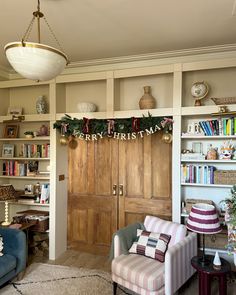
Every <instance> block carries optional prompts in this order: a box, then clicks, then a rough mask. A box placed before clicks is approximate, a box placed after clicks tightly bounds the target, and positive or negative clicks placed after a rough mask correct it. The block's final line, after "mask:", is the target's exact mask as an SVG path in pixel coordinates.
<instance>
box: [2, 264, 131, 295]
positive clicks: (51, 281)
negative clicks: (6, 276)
mask: <svg viewBox="0 0 236 295" xmlns="http://www.w3.org/2000/svg"><path fill="white" fill-rule="evenodd" d="M0 294H1V295H16V294H21V295H67V294H68V295H96V294H97V295H111V294H113V288H112V280H111V275H110V274H109V273H107V272H104V271H100V270H91V269H84V268H75V267H67V266H60V265H51V264H43V263H34V264H32V265H30V266H29V267H28V268H27V271H26V274H25V276H24V278H23V279H22V280H21V281H14V282H11V283H10V284H9V285H7V286H6V287H4V288H2V289H0ZM126 294H128V295H131V294H133V293H132V292H130V291H127V290H122V289H120V288H119V287H118V288H117V295H126Z"/></svg>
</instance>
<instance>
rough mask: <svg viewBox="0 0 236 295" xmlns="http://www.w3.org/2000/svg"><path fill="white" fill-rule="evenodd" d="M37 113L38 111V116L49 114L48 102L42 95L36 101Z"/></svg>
mask: <svg viewBox="0 0 236 295" xmlns="http://www.w3.org/2000/svg"><path fill="white" fill-rule="evenodd" d="M36 111H37V114H46V113H47V102H46V100H45V97H44V96H43V95H40V96H39V97H38V99H37V101H36Z"/></svg>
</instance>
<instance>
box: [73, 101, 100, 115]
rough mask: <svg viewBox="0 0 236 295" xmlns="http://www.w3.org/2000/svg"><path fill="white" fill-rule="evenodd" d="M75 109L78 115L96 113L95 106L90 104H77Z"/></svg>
mask: <svg viewBox="0 0 236 295" xmlns="http://www.w3.org/2000/svg"><path fill="white" fill-rule="evenodd" d="M77 109H78V112H79V113H90V112H95V111H96V105H95V104H94V103H91V102H79V103H78V104H77Z"/></svg>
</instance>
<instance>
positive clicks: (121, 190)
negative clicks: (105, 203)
mask: <svg viewBox="0 0 236 295" xmlns="http://www.w3.org/2000/svg"><path fill="white" fill-rule="evenodd" d="M123 194H124V188H123V184H120V185H119V196H123Z"/></svg>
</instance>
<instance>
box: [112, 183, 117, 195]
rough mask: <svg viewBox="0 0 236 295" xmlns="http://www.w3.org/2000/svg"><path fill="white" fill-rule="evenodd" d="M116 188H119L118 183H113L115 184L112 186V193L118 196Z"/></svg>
mask: <svg viewBox="0 0 236 295" xmlns="http://www.w3.org/2000/svg"><path fill="white" fill-rule="evenodd" d="M116 190H117V185H116V184H113V186H112V195H113V196H116Z"/></svg>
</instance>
